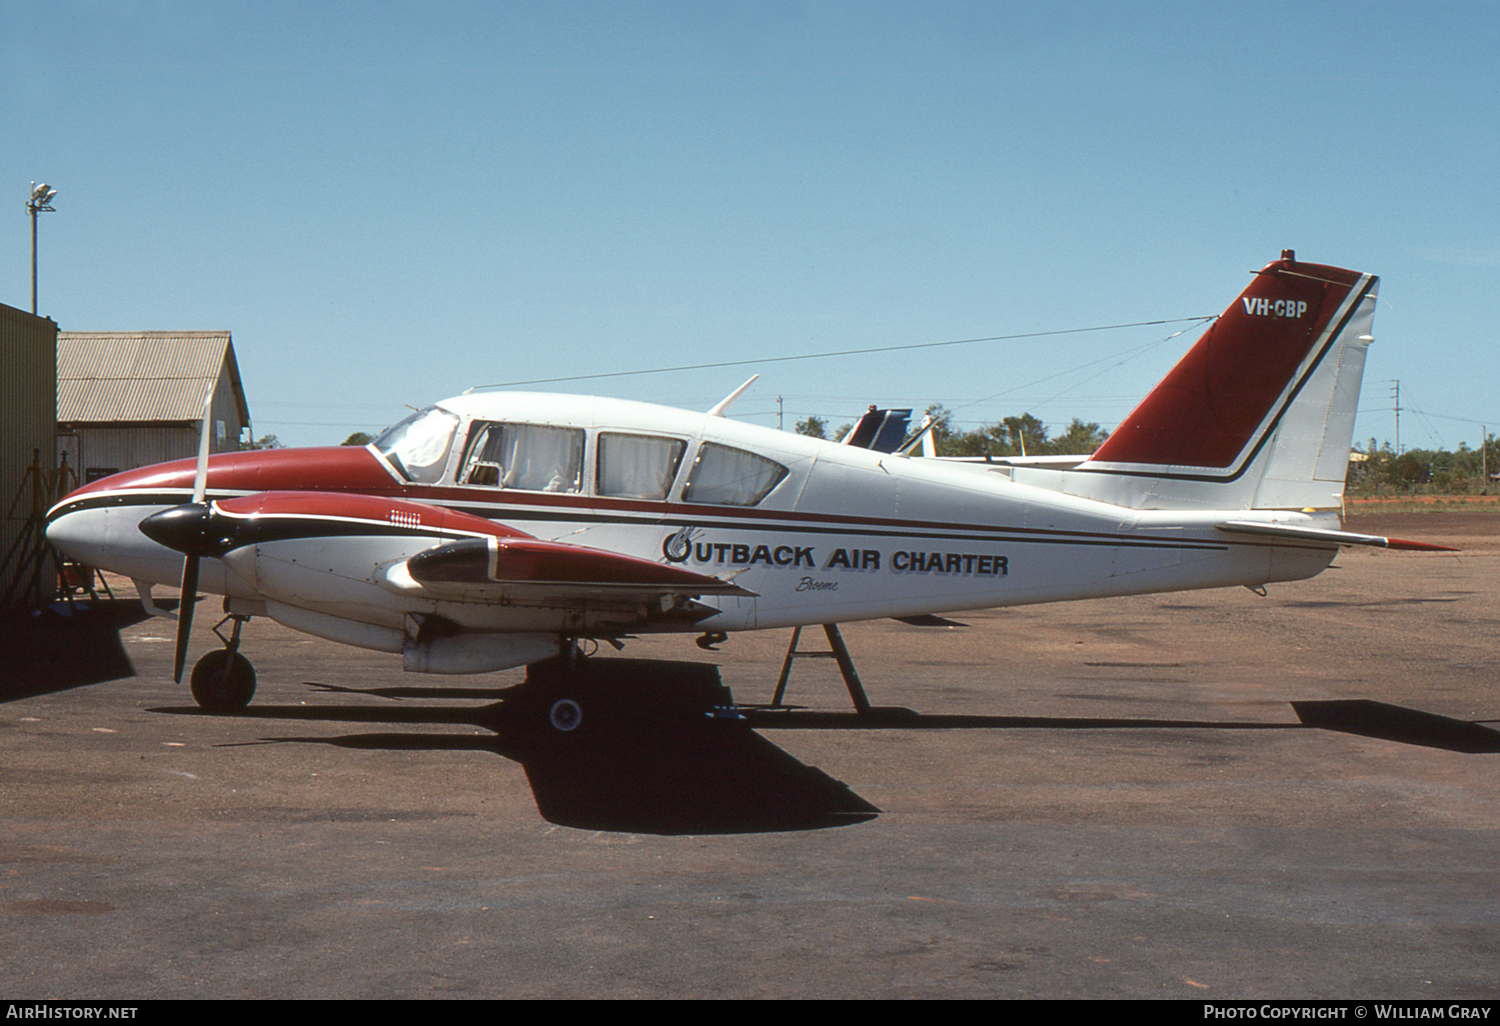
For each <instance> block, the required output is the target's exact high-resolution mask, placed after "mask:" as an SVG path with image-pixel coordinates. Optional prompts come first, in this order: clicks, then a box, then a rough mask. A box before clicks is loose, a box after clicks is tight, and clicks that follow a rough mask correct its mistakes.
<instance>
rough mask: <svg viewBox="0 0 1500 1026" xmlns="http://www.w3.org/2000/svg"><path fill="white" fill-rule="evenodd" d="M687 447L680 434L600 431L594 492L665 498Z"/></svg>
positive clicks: (616, 495) (645, 497) (619, 495)
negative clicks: (671, 435)
mask: <svg viewBox="0 0 1500 1026" xmlns="http://www.w3.org/2000/svg"><path fill="white" fill-rule="evenodd" d="M686 451H687V443H686V442H684V441H683V440H682V439H680V438H662V437H660V436H658V435H626V434H621V433H619V432H615V431H601V432H600V433H599V457H598V458H599V465H598V467H597V468H596V473H595V477H594V492H595V493H596V494H598V495H607V496H612V497H614V498H620V499H665V498H666V497H667V491H668V490H669V489H670V488H671V487H672V481H673V479H675V478H676V477H677V467H678V465H680V464H681V463H682V454H683V453H684V452H686Z"/></svg>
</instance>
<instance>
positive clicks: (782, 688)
mask: <svg viewBox="0 0 1500 1026" xmlns="http://www.w3.org/2000/svg"><path fill="white" fill-rule="evenodd" d="M823 633H824V634H826V635H828V647H829V649H830V651H827V652H822V651H816V650H814V651H799V650H798V648H797V642H798V641H799V640H800V639H801V637H802V628H801V627H796V628H793V630H792V643H791V644H790V645H788V646H787V649H786V659H785V661H783V662H782V664H781V677H780V679H778V680H777V681H776V695H775V697H773V698H772V699H771V708H772V709H776V708H779V707H781V704H782V703H781V698H782V696H783V695H784V694H786V682H787V678H789V677H790V676H791V674H792V660H794V659H833V660H836V661H837V662H838V664H839V673H841V674H842V675H843V677H844V686H845V687H847V688H848V689H849V697H850V698H851V699H852V700H853V701H854V708H855V709H856V710H857V711H858V712H859V713H861V714H866V713H868V712H869V711H870V700H869V699H868V698H866V697H865V689H864V685H863V684H861V683H860V682H859V674H858V673H855V672H854V660H853V659H851V658H850V657H849V648H848V646H847V645H845V644H844V639H843V637H842V635H840V634H839V625H838V624H836V623H825V624H824V625H823Z"/></svg>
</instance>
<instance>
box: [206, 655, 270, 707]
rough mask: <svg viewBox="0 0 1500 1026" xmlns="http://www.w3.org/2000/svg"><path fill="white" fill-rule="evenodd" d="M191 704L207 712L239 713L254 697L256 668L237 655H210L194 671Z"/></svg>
mask: <svg viewBox="0 0 1500 1026" xmlns="http://www.w3.org/2000/svg"><path fill="white" fill-rule="evenodd" d="M192 689H193V700H194V701H196V702H197V703H198V705H199V706H200V707H202V708H203V709H206V710H207V711H209V712H215V713H227V712H238V711H239V710H241V709H243V708H245V706H247V705H249V704H250V699H251V698H253V697H254V696H255V667H253V666H251V665H250V660H248V659H246V658H245V657H244V656H242V655H240V654H239V653H238V652H234V653H231V652H230V651H229V650H228V649H219V650H218V651H217V652H210V653H209V654H208V655H206V656H204V657H203V658H202V659H200V660H198V662H197V665H195V666H194V667H193V679H192Z"/></svg>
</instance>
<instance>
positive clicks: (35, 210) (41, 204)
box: [26, 182, 57, 315]
mask: <svg viewBox="0 0 1500 1026" xmlns="http://www.w3.org/2000/svg"><path fill="white" fill-rule="evenodd" d="M56 195H57V190H56V189H52V188H49V187H48V186H47V183H46V182H43V183H42V184H41V185H38V184H36V183H35V182H32V183H31V198H30V199H28V200H27V201H26V212H27V213H28V214H30V215H31V312H32V314H33V315H34V314H35V313H36V215H37V214H39V213H41V212H42V211H44V210H54V209H56V208H55V207H53V206H52V198H53V197H54V196H56Z"/></svg>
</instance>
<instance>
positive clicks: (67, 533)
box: [47, 511, 101, 566]
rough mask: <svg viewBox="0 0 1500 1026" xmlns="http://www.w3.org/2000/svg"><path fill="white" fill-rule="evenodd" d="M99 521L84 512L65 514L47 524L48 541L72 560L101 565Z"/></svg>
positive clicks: (96, 517) (92, 515)
mask: <svg viewBox="0 0 1500 1026" xmlns="http://www.w3.org/2000/svg"><path fill="white" fill-rule="evenodd" d="M98 519H99V517H98V515H97V514H91V513H88V512H83V511H74V512H70V513H64V514H62V515H61V516H58V517H54V518H53V519H52V520H49V521H48V522H47V541H48V543H49V544H51V546H52V547H53V548H55V549H57V550H58V551H59V552H61V553H62V554H63V555H65V556H67V557H69V558H70V559H76V560H77V561H78V562H80V563H84V564H86V565H89V566H98V565H99V563H100V554H101V553H100V542H99V525H98V523H96V521H97V520H98Z"/></svg>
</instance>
